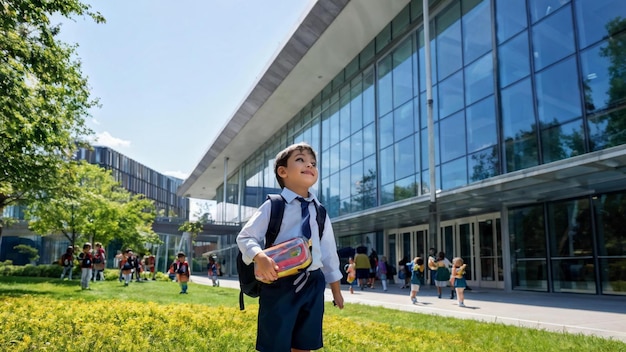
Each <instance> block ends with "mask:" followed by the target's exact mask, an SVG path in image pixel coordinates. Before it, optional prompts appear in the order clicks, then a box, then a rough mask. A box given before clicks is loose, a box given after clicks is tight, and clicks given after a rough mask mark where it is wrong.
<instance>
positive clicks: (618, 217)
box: [593, 192, 626, 295]
mask: <svg viewBox="0 0 626 352" xmlns="http://www.w3.org/2000/svg"><path fill="white" fill-rule="evenodd" d="M593 207H594V214H595V216H596V221H595V224H596V232H597V238H598V240H597V248H598V258H599V259H600V273H601V275H602V277H601V279H602V288H601V289H602V292H604V293H619V294H622V295H626V233H625V232H624V228H626V212H624V209H625V208H626V193H623V192H621V193H613V194H606V195H602V196H599V197H594V198H593Z"/></svg>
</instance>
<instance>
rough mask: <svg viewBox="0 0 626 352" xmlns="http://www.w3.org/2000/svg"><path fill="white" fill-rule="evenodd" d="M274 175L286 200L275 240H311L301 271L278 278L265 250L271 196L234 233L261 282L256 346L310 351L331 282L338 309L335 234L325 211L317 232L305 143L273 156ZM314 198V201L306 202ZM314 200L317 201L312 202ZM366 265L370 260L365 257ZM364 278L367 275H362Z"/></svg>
mask: <svg viewBox="0 0 626 352" xmlns="http://www.w3.org/2000/svg"><path fill="white" fill-rule="evenodd" d="M274 174H275V175H276V180H277V181H278V184H279V185H280V187H281V188H282V192H281V196H282V197H283V198H284V199H285V210H284V212H283V220H282V225H281V228H280V231H279V233H278V236H277V237H276V241H275V242H274V243H275V244H279V243H282V242H285V241H288V240H291V239H293V238H298V237H301V236H302V237H304V238H308V241H310V242H309V243H310V248H311V249H312V251H311V252H312V253H311V256H312V263H311V265H310V266H309V267H308V268H307V269H306V270H304V271H302V272H300V273H298V274H295V275H291V276H285V277H282V278H280V279H279V278H278V272H277V270H278V269H279V267H278V265H277V264H276V263H275V262H274V260H273V259H272V258H270V257H269V256H268V255H267V254H266V253H265V252H264V251H263V248H264V241H265V233H266V231H267V226H268V224H269V221H270V213H271V207H272V206H271V201H270V200H267V201H265V203H263V204H262V205H261V206H260V207H259V209H258V210H257V211H256V213H255V214H254V215H252V217H251V218H250V220H249V221H248V222H247V223H246V225H245V226H244V227H243V229H241V232H240V233H239V235H238V236H237V245H238V246H239V249H240V250H241V253H242V258H243V261H244V263H246V264H250V263H252V262H253V261H254V263H255V264H256V273H255V274H256V275H257V277H259V278H260V279H261V280H260V281H263V282H270V283H269V284H262V287H261V293H260V296H259V314H258V323H257V340H256V349H257V350H260V351H290V350H291V351H295V350H298V351H309V350H317V349H320V348H322V347H323V338H322V320H323V316H324V290H325V288H326V284H327V283H328V284H329V285H330V290H331V291H332V295H333V299H334V304H335V305H336V306H337V307H338V308H339V309H342V308H343V296H342V295H341V286H340V281H339V280H340V279H341V278H342V276H343V274H342V273H341V270H340V268H339V257H338V256H337V245H336V243H335V234H334V232H333V229H332V225H331V223H330V219H329V217H328V215H326V219H325V223H324V231H323V233H322V234H321V235H322V236H321V238H320V233H319V230H320V229H319V225H318V224H317V221H316V220H315V219H316V215H317V209H318V207H319V202H318V200H317V198H316V197H315V195H314V194H313V193H311V192H309V189H310V188H311V187H312V186H313V185H314V184H315V183H316V182H317V179H318V171H317V158H316V156H315V152H314V151H313V148H311V146H309V145H308V144H306V143H298V144H294V145H291V146H289V147H287V148H285V149H284V150H282V151H281V152H279V153H278V155H276V161H275V163H274ZM312 202H315V204H311V203H312ZM316 205H317V206H316ZM365 259H366V261H367V265H368V266H369V261H368V259H367V256H365ZM366 278H367V276H366Z"/></svg>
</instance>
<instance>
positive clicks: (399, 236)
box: [386, 213, 504, 289]
mask: <svg viewBox="0 0 626 352" xmlns="http://www.w3.org/2000/svg"><path fill="white" fill-rule="evenodd" d="M386 237H387V241H386V243H387V245H388V248H387V249H388V253H389V258H390V259H391V258H394V259H395V258H397V260H398V261H399V260H401V259H402V258H403V257H406V258H408V259H409V260H411V259H413V258H414V257H416V256H421V257H423V258H424V259H426V258H427V257H428V248H431V247H434V248H435V249H436V250H437V252H439V251H443V252H444V253H445V254H446V257H447V258H448V259H450V260H452V258H454V257H461V258H463V260H464V262H465V263H466V264H467V269H466V274H465V278H466V279H467V281H468V284H469V285H470V286H474V287H489V288H502V289H503V288H504V278H503V263H502V231H501V226H500V214H499V213H493V214H485V215H480V216H473V217H468V218H460V219H455V220H450V221H443V222H441V223H440V231H439V234H438V236H437V238H436V240H435V243H433V244H430V243H428V225H427V224H426V225H419V226H413V227H408V228H400V229H392V230H388V231H387V236H386ZM392 263H393V264H396V265H397V261H396V262H392Z"/></svg>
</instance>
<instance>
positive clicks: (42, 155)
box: [0, 0, 104, 236]
mask: <svg viewBox="0 0 626 352" xmlns="http://www.w3.org/2000/svg"><path fill="white" fill-rule="evenodd" d="M53 16H57V17H59V18H60V17H64V18H68V19H70V18H74V17H76V16H87V17H90V18H92V19H93V20H94V21H96V22H98V23H100V22H104V18H103V17H102V16H101V15H100V14H99V13H95V12H92V11H91V10H90V6H89V5H85V4H83V3H81V2H80V1H79V0H50V1H38V0H1V1H0V53H1V54H0V213H2V210H3V209H4V207H6V206H7V205H11V204H14V203H18V202H28V201H30V200H32V199H36V198H41V197H43V196H46V195H48V194H50V193H51V192H52V191H54V189H55V188H56V185H57V183H56V180H58V170H60V169H61V168H62V167H61V166H62V163H63V162H65V161H66V160H68V159H69V158H70V157H71V155H72V153H73V150H74V149H75V143H76V141H77V140H81V138H82V137H84V136H87V135H89V134H90V133H91V131H90V130H89V129H88V128H87V127H86V125H85V117H87V116H88V115H89V109H91V108H92V107H94V106H96V105H97V100H95V99H92V98H91V97H90V92H89V87H88V84H87V79H86V78H85V77H83V74H82V72H81V65H80V61H79V60H78V59H77V58H76V57H75V49H76V47H75V46H70V45H68V44H65V43H63V42H62V41H60V40H59V39H58V34H59V32H60V30H61V27H60V25H59V24H54V23H52V20H51V18H52V17H53ZM1 231H2V228H1V227H0V236H1V234H2V233H1Z"/></svg>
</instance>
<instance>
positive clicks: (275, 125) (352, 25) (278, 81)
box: [178, 0, 409, 199]
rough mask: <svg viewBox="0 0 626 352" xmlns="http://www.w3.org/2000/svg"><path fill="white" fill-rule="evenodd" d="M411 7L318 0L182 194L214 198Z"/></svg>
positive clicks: (393, 1) (395, 1)
mask: <svg viewBox="0 0 626 352" xmlns="http://www.w3.org/2000/svg"><path fill="white" fill-rule="evenodd" d="M408 3H409V0H385V1H381V0H359V1H349V0H318V1H317V2H316V3H315V5H313V7H312V8H311V10H310V12H309V13H308V15H307V16H306V17H305V18H304V19H303V21H302V22H301V23H300V25H299V26H298V27H297V29H296V30H295V31H294V33H293V35H292V36H291V38H290V39H289V40H288V41H287V43H286V44H285V46H284V47H283V48H282V49H281V50H280V51H279V53H278V54H277V55H276V57H275V59H274V60H273V61H272V62H271V63H270V65H269V66H268V68H267V70H266V72H265V73H264V74H263V75H262V76H261V78H260V80H259V81H258V82H257V83H256V85H254V87H253V88H252V90H251V91H250V94H249V95H248V96H247V97H246V98H245V99H244V100H243V102H242V103H241V105H240V106H239V108H238V110H237V111H236V112H235V114H234V115H233V116H232V118H231V119H230V120H229V122H228V123H227V124H226V126H225V127H224V128H223V129H222V131H221V132H220V133H219V135H218V136H217V137H216V139H215V140H214V141H213V143H212V144H211V145H210V146H209V149H208V150H207V151H206V153H205V154H204V156H203V157H202V159H201V160H200V162H199V163H198V165H197V166H196V168H195V169H194V170H193V172H192V173H191V175H190V176H189V177H188V178H187V179H186V180H185V182H184V183H183V184H182V185H181V186H180V187H179V188H178V195H179V196H184V197H191V198H199V199H213V198H214V197H215V194H216V189H217V187H218V186H219V185H220V184H222V183H223V182H224V173H225V172H226V173H227V175H228V176H229V175H230V174H232V173H233V171H234V170H237V168H238V167H239V166H240V165H241V164H242V163H243V162H244V161H245V160H246V159H247V158H248V157H249V156H250V155H252V154H254V153H255V152H256V151H257V150H258V149H259V148H260V147H261V146H262V145H263V144H264V143H265V142H267V140H268V139H269V138H270V137H271V136H272V135H274V134H275V133H276V132H277V131H279V129H280V128H281V127H282V126H284V125H285V124H286V123H287V122H288V121H289V120H290V119H291V118H292V117H293V116H294V115H295V114H296V113H298V112H299V111H300V110H301V109H302V108H303V107H304V106H305V105H306V104H307V103H308V102H309V101H311V100H312V99H313V98H314V97H315V96H316V95H317V94H318V93H319V92H320V91H321V90H322V89H323V88H324V87H325V86H326V85H327V84H328V83H329V82H330V81H331V80H332V79H333V78H334V77H335V76H336V75H337V74H338V73H339V72H340V71H341V70H342V69H343V68H344V67H345V66H347V65H348V64H349V63H350V61H352V60H353V59H354V57H356V55H358V54H359V53H360V52H361V51H362V50H363V48H365V47H366V46H367V44H369V42H370V41H371V40H372V38H374V37H375V36H376V35H377V34H378V33H379V32H380V31H381V30H382V29H383V28H384V27H385V26H386V25H387V24H388V23H389V22H390V21H391V20H392V19H393V18H394V17H395V16H396V15H397V14H398V13H399V12H400V11H401V10H402V9H403V8H404V7H405V6H406V5H407V4H408ZM207 118H210V117H207ZM226 160H227V161H226ZM225 164H226V165H227V168H228V169H227V170H226V171H225V167H224V166H225Z"/></svg>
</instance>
